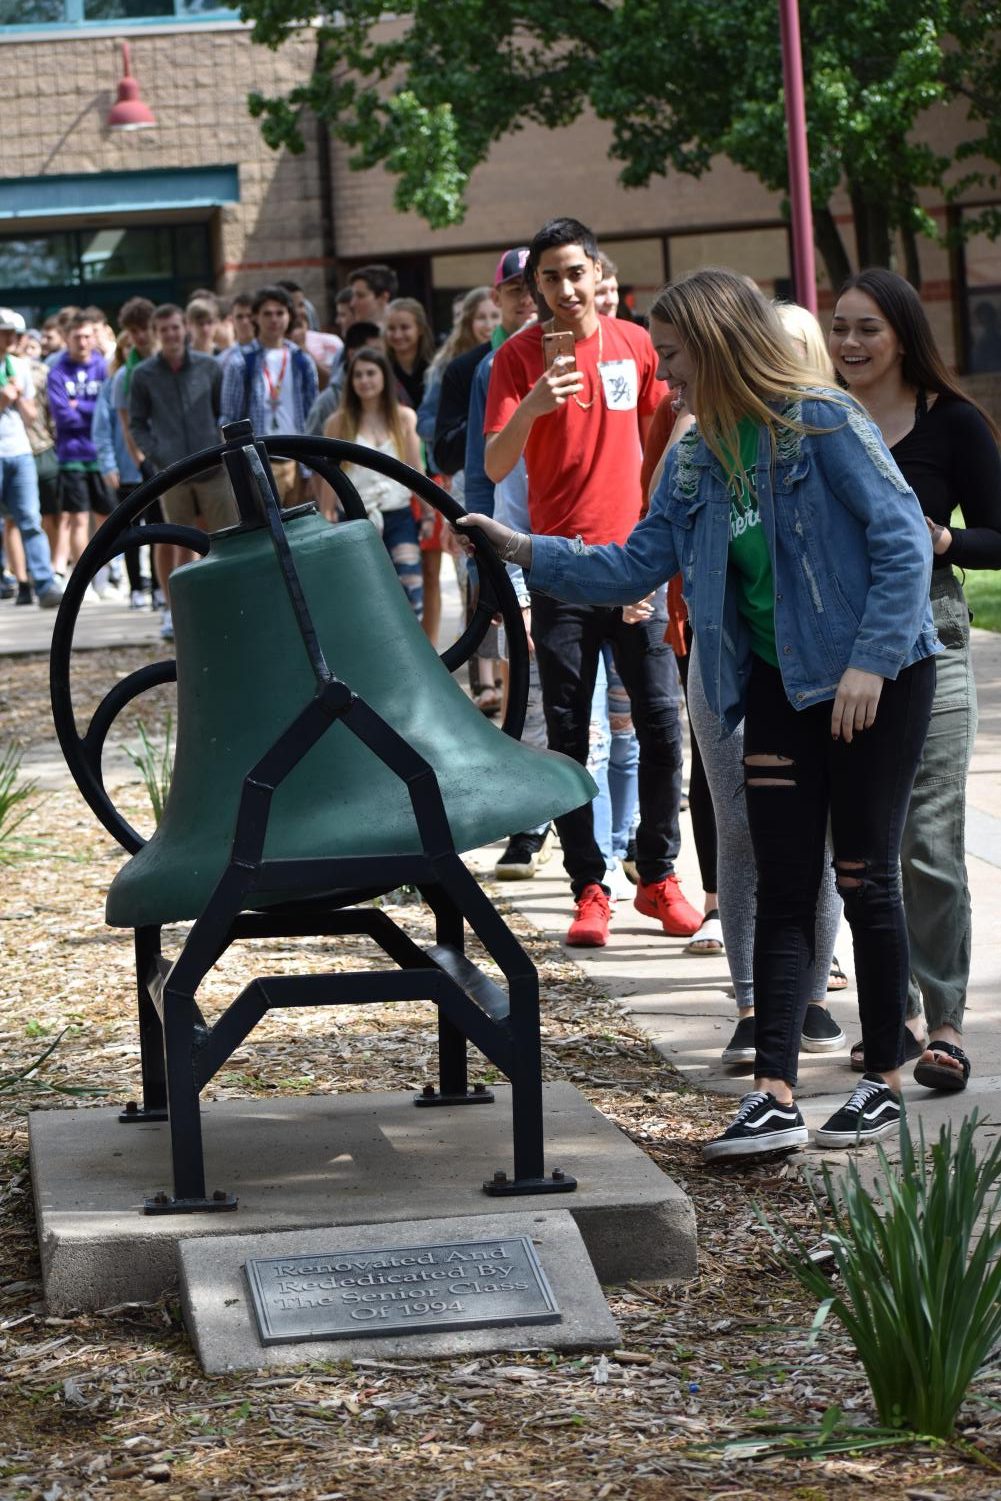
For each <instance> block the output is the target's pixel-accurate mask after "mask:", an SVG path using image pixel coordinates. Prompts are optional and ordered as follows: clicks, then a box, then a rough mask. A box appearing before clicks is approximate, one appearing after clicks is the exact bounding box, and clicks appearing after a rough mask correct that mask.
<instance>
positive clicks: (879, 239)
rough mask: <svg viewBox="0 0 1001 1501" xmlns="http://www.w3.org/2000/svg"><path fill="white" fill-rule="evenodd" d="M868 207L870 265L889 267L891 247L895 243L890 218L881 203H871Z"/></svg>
mask: <svg viewBox="0 0 1001 1501" xmlns="http://www.w3.org/2000/svg"><path fill="white" fill-rule="evenodd" d="M866 207H867V209H868V218H869V233H868V240H869V262H868V264H869V265H870V266H886V267H889V264H890V247H891V245H892V243H893V241H892V236H891V233H890V216H889V214H888V213H887V212H886V209H885V208H884V207H883V205H882V204H881V203H869V204H867V205H866Z"/></svg>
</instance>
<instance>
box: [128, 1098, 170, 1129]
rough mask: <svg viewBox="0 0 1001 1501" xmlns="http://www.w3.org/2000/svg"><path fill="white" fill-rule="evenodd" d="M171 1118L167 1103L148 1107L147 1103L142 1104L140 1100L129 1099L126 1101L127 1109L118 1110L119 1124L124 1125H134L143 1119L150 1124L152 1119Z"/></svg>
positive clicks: (162, 1119) (163, 1119) (164, 1119)
mask: <svg viewBox="0 0 1001 1501" xmlns="http://www.w3.org/2000/svg"><path fill="white" fill-rule="evenodd" d="M169 1119H170V1117H169V1116H168V1114H167V1107H166V1105H164V1106H162V1107H155V1108H151V1109H147V1108H146V1106H145V1105H140V1104H139V1102H138V1100H127V1101H126V1102H125V1109H124V1110H120V1111H119V1112H118V1120H119V1124H120V1125H123V1126H133V1125H136V1124H140V1123H142V1122H143V1121H145V1122H146V1123H147V1124H148V1123H149V1122H151V1121H166V1120H169Z"/></svg>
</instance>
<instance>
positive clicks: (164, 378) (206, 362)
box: [129, 349, 222, 469]
mask: <svg viewBox="0 0 1001 1501" xmlns="http://www.w3.org/2000/svg"><path fill="white" fill-rule="evenodd" d="M221 386H222V371H221V369H220V368H219V362H218V361H217V360H214V359H213V358H212V356H211V355H209V354H195V353H194V352H193V351H192V350H190V349H189V350H188V351H187V352H186V353H185V356H184V363H183V364H182V365H181V367H180V369H179V370H172V369H171V368H170V366H169V365H168V364H167V361H166V360H165V359H164V358H163V356H162V355H159V354H155V355H154V356H153V357H152V359H149V360H143V362H142V364H141V365H137V366H136V368H135V370H134V371H133V374H132V382H131V385H130V387H129V425H130V427H131V429H132V436H133V438H134V439H135V441H136V443H137V444H138V445H139V447H140V448H141V449H142V451H143V453H144V454H145V455H146V457H147V458H148V459H151V460H152V462H153V463H154V464H155V465H156V467H157V469H166V467H167V465H168V464H176V463H177V461H178V459H186V458H187V457H188V455H189V454H192V453H197V452H198V451H199V449H202V448H212V447H214V446H215V444H217V443H218V442H219V441H220V434H219V392H220V388H221Z"/></svg>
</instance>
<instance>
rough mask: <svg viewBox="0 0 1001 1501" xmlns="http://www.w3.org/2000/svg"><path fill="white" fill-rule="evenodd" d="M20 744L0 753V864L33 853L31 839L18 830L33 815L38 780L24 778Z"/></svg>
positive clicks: (7, 863) (9, 863)
mask: <svg viewBox="0 0 1001 1501" xmlns="http://www.w3.org/2000/svg"><path fill="white" fill-rule="evenodd" d="M22 754H23V752H22V750H21V747H20V746H19V745H8V746H7V747H6V749H5V750H4V751H3V753H2V755H0V865H13V863H14V861H15V860H20V859H23V858H24V856H25V855H26V854H27V853H29V852H30V849H31V844H30V841H28V840H26V839H25V838H24V837H23V835H21V834H19V833H18V830H19V829H20V828H21V826H22V824H23V823H24V821H25V819H26V818H29V817H30V815H31V811H32V808H31V797H32V795H33V793H34V791H35V788H36V785H37V784H36V783H35V782H26V781H22V779H21V756H22Z"/></svg>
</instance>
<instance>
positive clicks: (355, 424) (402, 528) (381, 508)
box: [323, 347, 423, 616]
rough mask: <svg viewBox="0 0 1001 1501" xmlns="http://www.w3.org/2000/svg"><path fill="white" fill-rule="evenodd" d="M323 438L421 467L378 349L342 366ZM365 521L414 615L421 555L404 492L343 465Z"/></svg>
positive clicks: (407, 411) (412, 426) (409, 417)
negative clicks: (370, 524)
mask: <svg viewBox="0 0 1001 1501" xmlns="http://www.w3.org/2000/svg"><path fill="white" fill-rule="evenodd" d="M323 431H324V434H325V435H326V437H328V438H344V439H345V440H346V441H347V442H349V443H361V444H363V445H364V446H365V447H366V448H374V449H375V450H376V452H377V453H388V454H392V456H393V457H394V458H397V459H402V460H403V462H404V463H405V464H409V465H410V466H411V467H412V468H414V469H418V470H419V469H420V467H421V452H420V442H419V441H418V437H417V416H416V413H415V412H414V411H413V409H412V408H411V407H405V406H403V405H402V404H401V403H400V401H399V399H398V398H397V395H396V381H395V380H394V378H393V371H392V368H391V366H390V363H389V360H388V359H387V358H386V356H385V355H384V354H383V352H382V350H381V349H372V348H370V347H366V348H364V349H359V351H358V353H357V354H356V355H355V356H354V358H353V360H352V361H351V364H350V366H349V367H348V374H347V380H346V381H345V382H344V391H343V393H342V395H341V404H340V406H339V407H338V409H337V411H336V412H335V413H334V415H333V416H332V417H331V418H330V419H329V421H328V422H327V424H326V426H325V427H324V429H323ZM343 467H344V469H345V471H346V472H347V473H348V474H349V476H350V478H351V480H352V482H353V484H354V486H355V489H356V490H357V491H358V493H359V495H360V496H361V498H362V500H363V502H364V504H365V509H366V511H367V512H368V514H369V519H370V520H371V521H372V522H373V523H374V524H375V525H376V526H377V527H378V529H379V530H380V531H381V533H382V540H383V542H384V543H385V544H386V550H387V551H388V553H389V556H390V557H391V558H392V560H393V566H394V567H395V569H396V573H397V577H398V578H399V580H400V583H401V584H402V585H403V588H404V590H405V592H406V596H407V598H408V599H409V601H410V603H411V604H412V605H413V607H414V610H415V612H416V613H417V615H418V616H419V615H420V613H421V608H422V605H423V592H422V589H421V556H420V546H419V543H418V535H417V522H416V520H415V518H414V513H413V510H412V508H411V504H410V491H409V490H408V489H406V488H405V487H404V486H403V485H400V484H397V482H396V481H395V480H391V479H386V478H385V477H384V476H383V475H381V474H376V472H375V471H374V470H373V469H363V468H362V467H361V466H360V465H358V464H345V465H344V466H343Z"/></svg>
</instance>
